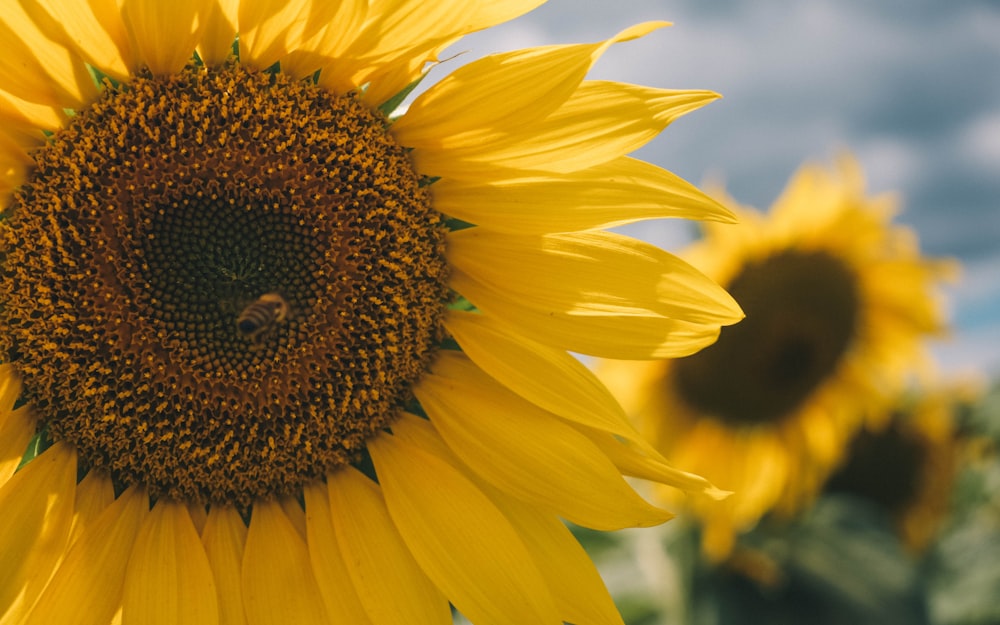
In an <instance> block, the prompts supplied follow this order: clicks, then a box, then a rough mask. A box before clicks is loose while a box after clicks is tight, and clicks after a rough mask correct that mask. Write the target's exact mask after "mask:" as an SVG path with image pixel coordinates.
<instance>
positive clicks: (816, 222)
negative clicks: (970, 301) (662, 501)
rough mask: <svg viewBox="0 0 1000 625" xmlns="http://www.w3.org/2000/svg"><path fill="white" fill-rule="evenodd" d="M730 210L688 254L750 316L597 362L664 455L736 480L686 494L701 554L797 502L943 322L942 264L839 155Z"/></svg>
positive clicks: (720, 551) (718, 551) (718, 549)
mask: <svg viewBox="0 0 1000 625" xmlns="http://www.w3.org/2000/svg"><path fill="white" fill-rule="evenodd" d="M724 201H725V203H727V204H728V205H730V206H735V203H734V202H733V201H732V200H730V199H726V200H724ZM734 212H735V213H736V214H737V216H738V217H739V219H740V222H741V223H740V224H739V225H738V226H730V225H725V226H723V225H719V226H716V225H714V224H706V234H705V237H704V239H703V240H701V241H699V242H697V243H695V244H694V245H693V246H692V247H691V249H690V250H689V251H688V253H687V255H686V256H685V258H686V259H687V260H689V261H691V262H692V264H694V265H695V266H696V267H698V268H700V269H702V270H703V271H705V273H706V274H707V275H709V276H711V277H712V278H714V279H716V280H717V281H718V282H719V283H720V284H722V285H723V286H725V287H727V289H728V290H729V291H730V293H732V295H733V297H734V298H735V299H736V300H737V302H739V303H740V305H741V306H742V307H743V309H744V310H745V311H746V315H747V318H746V320H744V321H743V322H742V323H740V324H738V325H736V326H733V327H731V328H725V329H724V330H723V332H722V333H721V336H720V337H719V340H718V342H716V343H715V344H714V345H712V346H710V347H709V348H707V349H705V350H703V351H701V352H699V353H697V354H694V355H692V356H689V357H686V358H678V359H668V360H660V361H647V362H624V361H623V362H616V361H609V362H602V363H600V364H599V365H598V366H599V370H600V372H601V375H602V376H603V378H604V380H605V382H606V383H607V384H608V386H609V387H610V388H611V390H612V391H613V392H614V393H615V394H616V395H617V396H618V398H619V399H620V400H621V401H622V403H623V405H624V406H625V408H626V411H628V412H630V413H632V414H633V415H634V416H635V417H636V419H637V420H638V422H639V423H640V424H641V427H640V428H639V429H640V431H642V432H643V433H644V434H646V435H648V437H649V438H650V439H651V440H652V442H653V445H654V446H655V447H656V448H657V449H658V450H659V451H660V452H661V453H663V454H664V456H666V457H667V458H669V459H670V460H671V461H672V462H673V463H675V464H676V466H678V467H679V468H684V469H686V470H690V471H694V472H698V473H700V474H702V475H704V476H706V477H707V478H708V479H709V480H711V481H712V482H713V483H715V484H717V485H718V486H719V487H720V488H724V489H727V490H731V491H734V493H735V494H734V495H733V496H732V497H731V498H730V499H729V500H727V501H726V502H724V503H723V504H721V505H718V504H715V505H706V501H705V499H704V498H701V497H694V498H692V499H691V500H690V501H689V502H688V503H689V505H690V507H691V508H692V510H693V511H694V513H695V515H696V516H697V517H698V518H699V519H700V521H702V522H703V529H704V536H703V544H704V547H705V550H706V554H707V555H708V556H710V557H711V558H713V559H718V558H722V557H724V556H725V555H726V554H727V553H728V552H729V550H730V548H731V547H732V544H733V541H734V538H735V535H736V534H737V533H739V532H741V531H744V530H747V529H749V528H750V527H752V526H753V525H754V524H755V523H756V522H757V521H758V520H759V519H760V518H761V517H762V515H764V514H765V513H767V512H769V511H772V510H773V511H776V512H779V513H785V514H788V513H791V512H793V511H794V510H795V509H796V508H797V507H798V506H800V505H802V504H803V503H804V502H806V501H808V500H809V498H811V497H812V496H813V495H814V494H815V492H816V490H817V489H818V487H819V486H820V485H821V484H822V480H823V479H825V477H826V476H827V475H828V474H829V471H830V470H832V468H833V466H834V465H835V464H836V462H837V461H838V459H839V458H840V457H841V455H842V453H843V448H844V446H845V444H846V441H847V440H848V438H849V437H850V436H851V435H852V434H853V432H854V431H856V429H857V428H858V427H859V426H860V425H861V423H862V422H863V421H864V420H866V419H867V420H869V421H871V422H872V423H873V425H878V422H879V421H880V419H881V417H879V415H882V414H885V412H884V410H882V409H881V407H882V406H883V405H884V403H885V402H886V401H888V398H889V397H891V396H892V392H893V389H898V388H900V386H901V385H902V384H903V383H904V382H905V380H906V379H907V377H908V376H909V375H910V374H912V373H913V371H914V370H915V368H917V364H916V363H919V362H922V361H923V359H924V358H925V356H924V355H923V350H924V347H923V343H922V339H923V338H924V337H925V335H928V334H931V333H936V332H939V331H941V330H943V328H944V322H943V320H942V314H941V312H940V306H939V302H938V301H937V294H936V292H935V289H934V287H935V286H936V284H935V283H936V281H937V280H939V279H942V278H943V277H945V274H946V273H947V272H948V271H949V266H948V265H947V264H946V263H942V262H932V261H929V260H927V259H925V258H922V257H921V256H920V253H919V249H918V246H917V243H916V241H915V237H914V234H913V233H912V232H911V231H910V230H908V229H906V228H904V227H901V226H894V225H892V224H891V223H890V221H891V217H892V214H893V202H892V200H891V198H887V197H868V196H866V195H865V191H864V184H863V179H862V175H861V172H860V170H859V167H858V165H857V164H856V163H855V162H854V161H853V160H852V159H851V158H850V157H848V156H845V157H844V158H843V159H842V160H841V162H840V163H839V166H838V167H837V168H836V169H833V170H828V169H825V168H823V167H821V166H818V165H807V166H804V167H803V168H802V169H801V170H800V171H799V172H798V173H797V174H796V175H795V176H794V177H793V179H792V180H791V181H790V183H789V185H788V187H787V189H786V190H785V191H784V193H783V195H782V196H781V197H780V199H779V200H778V201H777V203H776V204H775V205H774V206H773V208H772V209H771V212H770V214H769V215H762V214H760V213H757V212H754V211H753V210H751V209H748V208H743V207H735V208H734ZM665 496H666V497H667V499H673V495H672V494H670V493H665Z"/></svg>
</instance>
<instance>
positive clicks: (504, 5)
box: [467, 0, 545, 32]
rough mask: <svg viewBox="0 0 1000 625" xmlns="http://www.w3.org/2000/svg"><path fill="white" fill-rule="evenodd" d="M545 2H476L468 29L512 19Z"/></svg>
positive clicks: (497, 0) (482, 0)
mask: <svg viewBox="0 0 1000 625" xmlns="http://www.w3.org/2000/svg"><path fill="white" fill-rule="evenodd" d="M542 4H545V0H480V1H479V2H477V3H476V14H475V16H474V17H473V18H472V20H471V21H470V22H469V24H468V27H467V29H468V31H469V32H474V31H477V30H481V29H483V28H489V27H490V26H496V25H497V24H502V23H504V22H506V21H509V20H512V19H514V18H515V17H518V16H519V15H524V14H525V13H527V12H528V11H531V10H532V9H534V8H536V7H538V6H541V5H542Z"/></svg>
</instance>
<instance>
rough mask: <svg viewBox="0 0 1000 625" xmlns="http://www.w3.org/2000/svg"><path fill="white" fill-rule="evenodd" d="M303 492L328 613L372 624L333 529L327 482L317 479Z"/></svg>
mask: <svg viewBox="0 0 1000 625" xmlns="http://www.w3.org/2000/svg"><path fill="white" fill-rule="evenodd" d="M303 491H304V495H305V500H306V534H307V537H308V538H307V544H308V546H309V561H310V562H311V563H312V570H313V574H314V575H315V576H316V584H317V585H318V586H319V590H320V594H321V595H322V596H323V601H324V603H325V605H326V610H327V612H328V613H329V614H336V615H337V618H338V619H339V620H340V621H341V622H343V623H351V625H371V620H370V619H369V618H368V615H367V614H366V613H365V609H364V607H363V606H362V605H361V600H360V599H359V598H358V593H357V592H356V591H355V590H354V582H353V581H352V580H351V575H350V573H349V572H348V570H347V564H346V563H345V562H344V556H343V554H342V553H341V552H340V546H339V545H338V544H337V537H336V535H335V534H334V532H333V520H332V517H331V515H330V497H329V496H328V495H327V490H326V484H323V483H322V482H314V483H312V484H309V485H307V486H306V487H305V488H304V489H303Z"/></svg>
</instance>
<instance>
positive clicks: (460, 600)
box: [369, 435, 562, 625]
mask: <svg viewBox="0 0 1000 625" xmlns="http://www.w3.org/2000/svg"><path fill="white" fill-rule="evenodd" d="M369 449H370V451H371V455H372V459H373V460H374V462H375V469H376V472H377V473H378V476H379V480H380V483H381V485H382V489H383V491H384V493H385V500H386V505H387V506H388V508H389V513H390V514H391V515H392V520H393V522H394V523H395V524H396V527H397V528H398V529H399V533H400V534H401V535H402V537H403V540H405V541H406V544H407V545H408V546H409V548H410V551H411V552H412V553H413V555H414V557H415V558H416V559H417V561H418V562H420V566H421V567H422V568H423V569H424V571H426V573H427V575H428V576H429V577H430V578H431V579H432V580H434V582H435V583H436V584H437V586H438V587H439V588H441V589H442V590H443V591H444V593H445V595H447V596H448V598H449V599H450V600H451V602H452V603H453V604H454V605H455V607H456V608H458V610H459V611H460V612H462V614H464V615H465V616H466V617H468V618H469V620H471V621H472V622H474V623H476V624H477V625H524V624H525V623H533V624H534V623H537V624H539V625H542V624H549V625H558V624H559V623H562V619H561V618H559V613H558V611H557V610H556V608H555V605H554V604H553V602H552V598H551V596H550V594H549V591H548V588H547V587H546V584H545V581H544V579H543V578H542V576H541V574H540V573H539V571H538V568H537V567H536V565H535V563H534V561H533V559H532V557H531V554H530V552H529V551H528V549H527V548H526V547H525V545H524V542H523V541H522V540H521V537H520V536H518V534H517V532H516V530H515V529H514V528H513V527H512V526H511V525H510V523H509V522H508V521H507V520H506V519H505V518H504V516H503V514H502V513H501V512H500V511H499V510H498V509H497V508H496V506H494V505H493V503H492V502H490V500H489V499H488V498H487V497H486V496H485V495H483V493H482V492H481V491H480V490H479V489H478V488H477V487H476V486H475V485H474V484H472V483H471V482H470V481H469V480H468V479H467V478H466V477H465V476H464V475H462V474H461V473H460V472H459V471H457V470H456V469H455V468H454V467H452V466H451V465H450V464H448V463H447V462H446V461H444V460H442V459H440V458H439V457H437V456H434V455H432V454H430V453H428V452H426V451H424V450H421V449H420V448H419V447H417V446H415V445H413V444H412V443H409V442H406V441H402V440H399V439H397V438H396V437H394V436H389V435H384V436H378V437H376V438H375V439H373V440H372V441H371V443H370V445H369Z"/></svg>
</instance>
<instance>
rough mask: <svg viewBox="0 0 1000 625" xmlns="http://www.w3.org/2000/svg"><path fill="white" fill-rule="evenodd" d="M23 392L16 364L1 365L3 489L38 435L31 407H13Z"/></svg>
mask: <svg viewBox="0 0 1000 625" xmlns="http://www.w3.org/2000/svg"><path fill="white" fill-rule="evenodd" d="M20 394H21V376H20V374H19V373H18V372H17V367H15V366H14V365H13V364H11V363H9V362H7V363H2V364H0V488H3V485H4V484H5V483H6V482H7V480H9V479H10V476H12V475H14V471H15V470H16V469H17V467H18V465H19V464H21V458H23V457H24V452H25V450H26V449H27V447H28V441H30V440H31V437H32V436H34V435H35V419H34V416H33V415H32V414H31V412H30V408H29V407H28V406H21V407H20V408H18V409H17V410H14V409H13V408H14V402H15V401H17V398H18V396H19V395H20Z"/></svg>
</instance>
